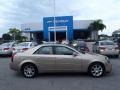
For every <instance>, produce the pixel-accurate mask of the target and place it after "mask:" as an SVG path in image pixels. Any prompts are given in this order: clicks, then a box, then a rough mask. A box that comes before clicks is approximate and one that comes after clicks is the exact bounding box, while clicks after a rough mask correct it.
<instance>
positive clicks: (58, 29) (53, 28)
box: [48, 26, 67, 31]
mask: <svg viewBox="0 0 120 90" xmlns="http://www.w3.org/2000/svg"><path fill="white" fill-rule="evenodd" d="M54 30H56V31H65V30H67V26H57V27H48V31H54Z"/></svg>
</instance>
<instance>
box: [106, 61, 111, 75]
mask: <svg viewBox="0 0 120 90" xmlns="http://www.w3.org/2000/svg"><path fill="white" fill-rule="evenodd" d="M105 69H106V72H107V73H110V72H111V71H112V64H111V63H107V64H106V67H105Z"/></svg>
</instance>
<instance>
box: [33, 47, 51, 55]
mask: <svg viewBox="0 0 120 90" xmlns="http://www.w3.org/2000/svg"><path fill="white" fill-rule="evenodd" d="M34 54H52V47H50V46H43V47H41V48H39V49H38V50H37V51H36V52H35V53H34Z"/></svg>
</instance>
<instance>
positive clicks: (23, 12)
mask: <svg viewBox="0 0 120 90" xmlns="http://www.w3.org/2000/svg"><path fill="white" fill-rule="evenodd" d="M119 7H120V0H55V15H56V16H73V18H74V20H96V19H102V20H103V23H104V24H105V25H106V27H107V28H106V29H104V30H103V31H102V32H99V34H107V35H111V34H112V32H113V31H115V30H118V29H120V10H119ZM51 16H54V0H0V37H1V36H2V34H3V33H7V32H8V31H9V28H18V29H20V26H21V24H24V23H33V22H41V21H42V19H43V17H51Z"/></svg>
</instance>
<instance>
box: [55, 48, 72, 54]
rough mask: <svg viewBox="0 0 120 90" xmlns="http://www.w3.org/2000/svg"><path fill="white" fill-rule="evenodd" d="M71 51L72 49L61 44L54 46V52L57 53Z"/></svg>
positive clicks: (70, 52)
mask: <svg viewBox="0 0 120 90" xmlns="http://www.w3.org/2000/svg"><path fill="white" fill-rule="evenodd" d="M73 52H74V51H73V50H71V49H69V48H67V47H63V46H56V47H55V48H54V54H57V55H72V54H73Z"/></svg>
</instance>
